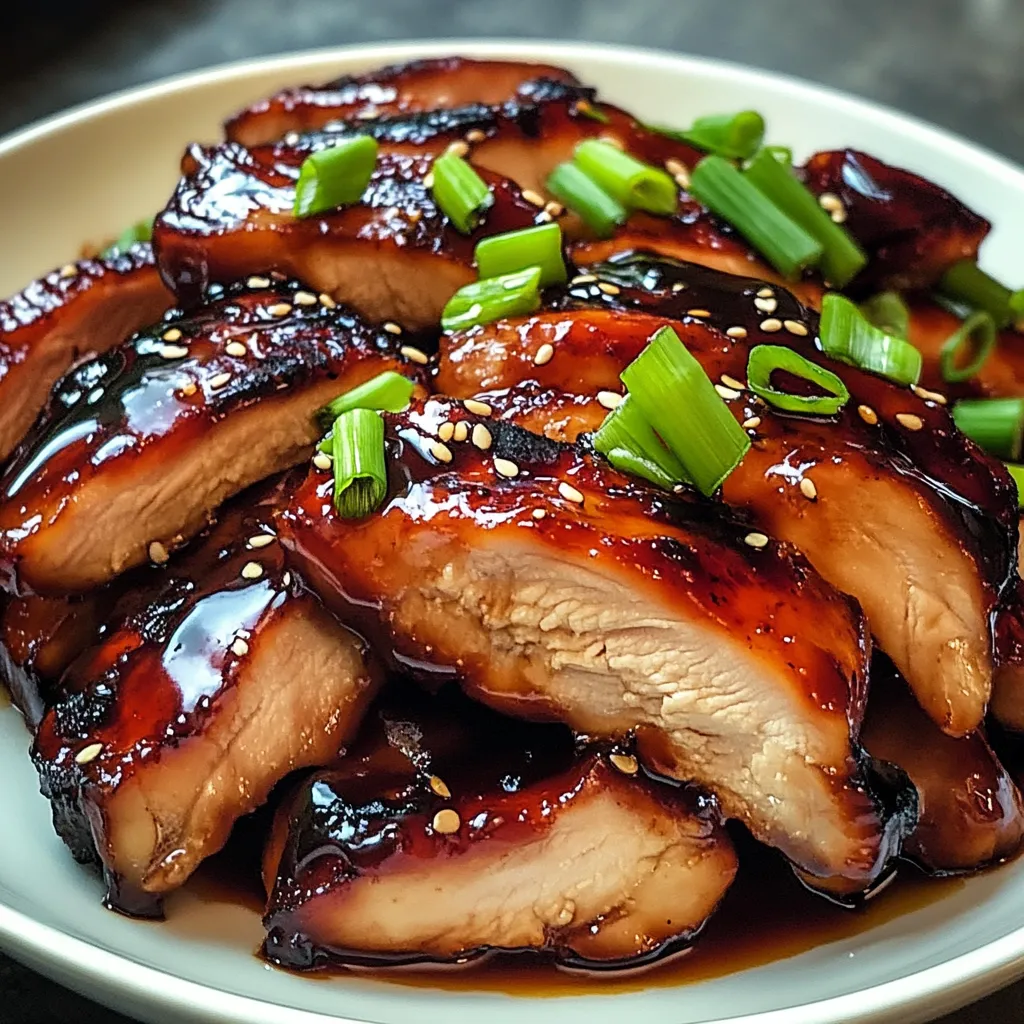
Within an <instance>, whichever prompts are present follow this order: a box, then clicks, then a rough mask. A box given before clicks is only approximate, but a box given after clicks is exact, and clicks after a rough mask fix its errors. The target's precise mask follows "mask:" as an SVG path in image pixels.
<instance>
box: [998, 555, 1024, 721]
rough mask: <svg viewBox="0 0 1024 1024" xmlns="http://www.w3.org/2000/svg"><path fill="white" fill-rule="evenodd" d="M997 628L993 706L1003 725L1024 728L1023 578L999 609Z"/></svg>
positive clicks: (1018, 580)
mask: <svg viewBox="0 0 1024 1024" xmlns="http://www.w3.org/2000/svg"><path fill="white" fill-rule="evenodd" d="M1018 570H1019V564H1018ZM995 629H996V652H997V654H998V655H999V661H1000V664H999V668H998V669H997V670H996V675H995V679H994V680H993V684H992V705H991V708H990V710H991V712H992V716H993V718H995V720H996V721H997V722H998V723H999V724H1000V725H1001V726H1002V727H1003V728H1004V729H1010V730H1012V731H1013V732H1024V581H1022V580H1021V579H1019V578H1018V579H1017V580H1015V581H1014V585H1013V588H1012V589H1011V590H1010V592H1009V593H1008V594H1007V595H1006V598H1005V600H1004V601H1003V604H1002V606H1001V607H1000V609H999V612H998V614H997V616H996V627H995Z"/></svg>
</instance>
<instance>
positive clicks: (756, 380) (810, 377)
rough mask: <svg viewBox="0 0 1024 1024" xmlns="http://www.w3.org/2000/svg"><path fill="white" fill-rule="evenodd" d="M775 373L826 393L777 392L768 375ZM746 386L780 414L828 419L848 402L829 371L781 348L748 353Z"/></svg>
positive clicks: (766, 347) (847, 394) (843, 387)
mask: <svg viewBox="0 0 1024 1024" xmlns="http://www.w3.org/2000/svg"><path fill="white" fill-rule="evenodd" d="M776 370H785V371H786V372H787V373H791V374H793V375H794V376H796V377H802V378H803V379H804V380H807V381H810V382H811V383H812V384H814V385H816V386H817V387H820V388H821V389H822V390H824V391H827V392H829V393H828V394H827V395H815V396H809V395H794V394H791V393H790V392H788V391H781V390H780V389H779V388H777V387H775V386H774V385H773V384H772V374H773V373H774V372H775V371H776ZM747 383H748V385H749V386H750V390H751V391H753V392H754V394H755V395H759V396H760V397H761V398H763V399H764V400H765V401H766V402H767V403H768V404H769V405H774V406H775V408H776V409H782V410H783V411H784V412H806V413H813V414H815V415H820V416H832V415H833V414H835V413H837V412H839V410H840V409H842V407H843V406H844V405H846V403H847V402H848V401H849V400H850V392H849V391H848V390H847V388H846V385H845V384H844V383H843V382H842V380H841V379H840V378H839V377H837V376H836V375H835V374H834V373H832V371H831V370H826V369H825V368H824V367H823V366H818V364H817V363H812V362H811V361H810V360H809V359H804V357H803V356H802V355H800V353H799V352H794V351H793V350H792V349H791V348H785V347H784V346H782V345H755V346H754V348H752V349H751V350H750V355H749V357H748V358H747Z"/></svg>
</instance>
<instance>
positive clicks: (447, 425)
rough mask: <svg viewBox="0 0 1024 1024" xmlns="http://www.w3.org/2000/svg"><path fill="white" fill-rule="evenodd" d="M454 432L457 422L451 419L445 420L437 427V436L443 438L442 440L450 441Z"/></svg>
mask: <svg viewBox="0 0 1024 1024" xmlns="http://www.w3.org/2000/svg"><path fill="white" fill-rule="evenodd" d="M454 433H455V424H454V423H452V422H451V421H450V420H445V421H444V423H442V424H441V425H440V426H439V427H438V428H437V436H438V437H439V438H441V440H442V441H450V440H451V439H452V435H453V434H454Z"/></svg>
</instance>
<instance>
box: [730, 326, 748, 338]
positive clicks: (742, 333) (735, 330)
mask: <svg viewBox="0 0 1024 1024" xmlns="http://www.w3.org/2000/svg"><path fill="white" fill-rule="evenodd" d="M725 333H726V334H727V335H728V336H729V337H730V338H745V337H746V336H747V329H746V327H730V328H729V329H728V330H727V331H726V332H725Z"/></svg>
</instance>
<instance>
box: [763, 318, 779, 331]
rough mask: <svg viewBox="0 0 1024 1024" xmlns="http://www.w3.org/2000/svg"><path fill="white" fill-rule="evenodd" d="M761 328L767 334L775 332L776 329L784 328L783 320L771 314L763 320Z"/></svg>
mask: <svg viewBox="0 0 1024 1024" xmlns="http://www.w3.org/2000/svg"><path fill="white" fill-rule="evenodd" d="M761 330H762V331H765V332H766V333H767V334H774V333H775V332H776V331H781V330H782V321H781V320H778V319H776V318H775V317H774V316H770V317H769V318H768V319H767V320H762V321H761Z"/></svg>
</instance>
